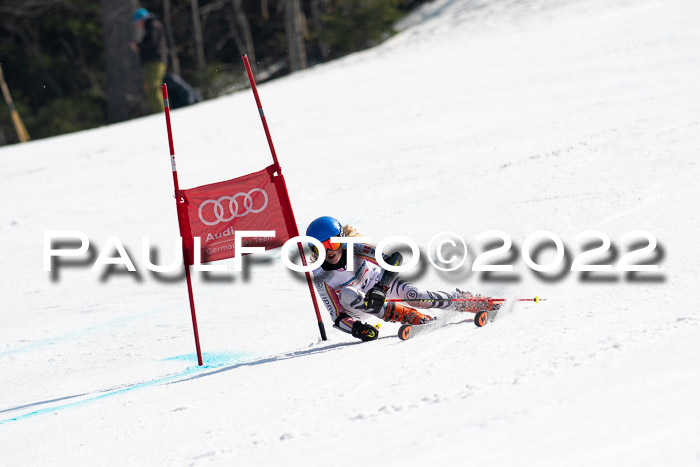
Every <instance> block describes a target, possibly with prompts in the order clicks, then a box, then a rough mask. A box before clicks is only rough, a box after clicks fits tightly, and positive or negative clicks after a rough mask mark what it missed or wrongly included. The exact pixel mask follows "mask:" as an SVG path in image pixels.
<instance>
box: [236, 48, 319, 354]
mask: <svg viewBox="0 0 700 467" xmlns="http://www.w3.org/2000/svg"><path fill="white" fill-rule="evenodd" d="M242 58H243V64H244V65H245V69H246V72H247V73H248V81H250V87H251V88H252V90H253V96H255V103H256V104H257V106H258V112H259V113H260V120H261V121H262V125H263V129H264V130H265V136H266V137H267V144H268V146H270V153H271V154H272V160H273V161H274V163H275V169H276V170H277V172H278V173H279V175H280V177H281V176H282V168H281V167H280V163H279V161H278V160H277V152H276V151H275V145H274V144H272V136H270V129H269V128H268V126H267V119H266V118H265V112H263V108H262V104H261V103H260V96H259V95H258V88H257V87H256V86H255V78H253V70H251V69H250V62H249V61H248V56H247V55H243V57H242ZM282 187H283V189H284V195H285V199H286V200H287V203H286V204H287V208H288V209H289V218H288V217H287V214H286V210H284V211H283V212H284V213H285V221H286V223H287V230H289V231H290V232H289V233H290V234H291V235H292V236H293V237H297V236H299V227H298V226H297V220H296V217H295V216H294V211H293V210H292V203H291V202H290V201H289V193H288V192H287V184H286V183H284V178H282ZM297 247H298V248H299V255H301V262H302V264H303V265H304V266H306V264H307V263H306V255H305V254H304V247H303V246H302V244H301V242H299V243H297ZM304 274H305V275H306V283H307V284H308V286H309V293H310V294H311V301H312V302H313V304H314V311H315V312H316V319H317V320H318V330H319V332H320V333H321V339H323V340H324V341H325V340H328V338H327V337H326V328H325V327H324V325H323V318H321V312H320V310H319V309H318V301H317V300H316V294H315V293H314V286H313V281H312V279H311V274H310V273H309V272H308V271H306V272H305V273H304Z"/></svg>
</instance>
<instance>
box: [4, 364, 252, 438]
mask: <svg viewBox="0 0 700 467" xmlns="http://www.w3.org/2000/svg"><path fill="white" fill-rule="evenodd" d="M202 357H203V363H204V365H203V366H197V355H195V354H193V353H192V354H185V355H178V356H175V357H170V358H165V359H162V360H160V361H182V362H186V363H194V365H193V366H188V367H187V368H185V369H184V370H182V371H180V372H178V373H175V374H172V375H168V376H164V377H161V378H156V379H152V380H148V381H143V382H140V383H133V384H128V385H125V386H120V387H116V388H110V389H104V390H99V391H93V392H90V393H85V394H80V395H77V396H69V397H67V398H62V399H53V400H49V401H45V402H40V403H37V404H39V405H43V404H44V403H50V402H56V401H59V400H66V399H71V398H77V397H84V396H89V397H86V398H84V399H80V400H77V401H73V402H66V403H63V404H59V405H54V406H51V407H45V408H42V409H37V410H34V411H31V412H27V413H23V414H21V415H17V416H13V417H9V418H5V419H0V425H3V424H5V423H9V422H16V421H20V420H26V419H28V418H32V417H36V416H38V415H43V414H47V413H57V412H58V411H61V410H65V409H70V408H73V407H79V406H81V405H86V404H89V403H91V402H95V401H99V400H102V399H107V398H109V397H114V396H118V395H122V394H125V393H128V392H131V391H136V390H138V389H145V388H149V387H153V386H160V385H163V384H171V383H175V382H178V381H180V380H184V379H188V378H191V377H192V376H195V375H202V376H203V375H204V373H206V372H207V371H209V370H212V369H217V368H221V367H224V366H231V365H241V364H243V363H245V362H246V361H250V360H251V359H252V358H254V357H255V356H254V355H253V354H251V353H248V352H235V353H205V354H203V356H202ZM37 404H27V405H23V406H20V407H17V408H15V409H5V410H2V411H0V413H2V412H9V411H14V410H20V409H22V408H27V407H31V406H33V405H37Z"/></svg>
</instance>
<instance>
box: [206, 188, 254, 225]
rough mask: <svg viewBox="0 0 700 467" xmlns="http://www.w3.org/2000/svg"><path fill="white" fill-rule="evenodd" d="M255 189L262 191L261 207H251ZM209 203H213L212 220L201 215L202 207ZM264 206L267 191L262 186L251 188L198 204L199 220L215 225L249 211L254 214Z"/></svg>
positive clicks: (241, 215)
mask: <svg viewBox="0 0 700 467" xmlns="http://www.w3.org/2000/svg"><path fill="white" fill-rule="evenodd" d="M256 191H259V192H260V193H262V195H263V197H264V198H265V202H263V205H262V206H261V207H259V208H257V209H253V193H255V192H256ZM241 197H242V198H243V208H244V211H243V212H240V205H239V204H238V201H237V199H238V198H241ZM226 201H228V203H226ZM210 203H211V204H213V205H214V219H213V220H207V219H205V218H204V215H202V210H203V209H204V206H206V205H207V204H210ZM226 205H228V212H226V207H225V206H226ZM266 207H267V193H266V192H265V190H263V189H262V188H253V189H252V190H250V191H249V192H248V193H236V194H235V195H233V196H222V197H221V198H219V199H216V200H214V199H208V200H206V201H205V202H203V203H202V204H201V205H200V206H199V220H201V221H202V222H203V223H204V224H206V225H216V224H218V223H219V222H228V221H232V220H233V219H235V218H236V217H243V216H245V215H247V214H248V213H251V212H252V213H254V214H257V213H259V212H263V211H264V210H265V208H266Z"/></svg>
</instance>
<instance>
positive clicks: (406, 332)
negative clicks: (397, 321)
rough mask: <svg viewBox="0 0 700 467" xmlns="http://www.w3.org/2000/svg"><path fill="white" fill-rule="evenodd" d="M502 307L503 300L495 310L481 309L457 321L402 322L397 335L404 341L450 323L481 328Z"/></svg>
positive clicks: (492, 318) (491, 319) (493, 317)
mask: <svg viewBox="0 0 700 467" xmlns="http://www.w3.org/2000/svg"><path fill="white" fill-rule="evenodd" d="M502 307H503V302H501V303H500V306H499V307H498V308H497V309H495V310H491V311H487V310H481V311H478V312H477V313H475V314H474V318H466V319H462V320H459V321H445V320H441V319H439V318H438V319H434V320H433V321H431V322H429V323H426V324H402V325H401V327H400V328H399V332H398V333H397V337H398V338H399V339H401V340H402V341H405V340H408V339H411V338H412V337H415V336H416V335H418V334H422V333H423V332H426V331H428V330H430V329H436V328H441V327H444V326H448V325H451V324H460V323H474V324H475V325H476V326H477V327H479V328H481V327H484V326H486V324H488V323H489V322H490V321H493V320H494V319H495V318H496V315H497V314H498V311H499V310H500V309H501V308H502Z"/></svg>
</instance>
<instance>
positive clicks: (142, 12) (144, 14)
mask: <svg viewBox="0 0 700 467" xmlns="http://www.w3.org/2000/svg"><path fill="white" fill-rule="evenodd" d="M150 17H151V13H150V12H149V11H148V10H147V9H145V8H139V9H138V10H136V11H134V16H133V18H134V22H136V21H141V20H142V19H146V18H150Z"/></svg>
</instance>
